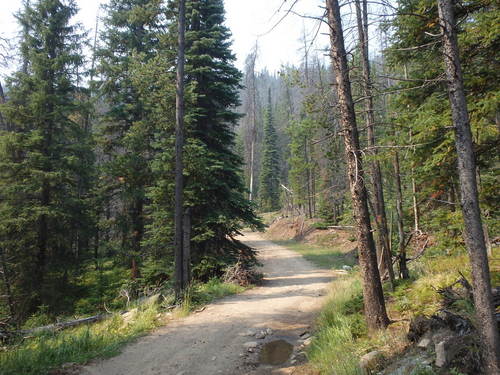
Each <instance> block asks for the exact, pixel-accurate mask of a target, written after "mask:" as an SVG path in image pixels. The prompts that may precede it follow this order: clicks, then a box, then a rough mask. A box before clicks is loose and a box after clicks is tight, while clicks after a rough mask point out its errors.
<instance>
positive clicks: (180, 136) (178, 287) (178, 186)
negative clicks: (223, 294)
mask: <svg viewBox="0 0 500 375" xmlns="http://www.w3.org/2000/svg"><path fill="white" fill-rule="evenodd" d="M178 17H179V18H178V33H179V35H178V47H179V48H178V52H177V88H176V96H175V119H176V121H175V212H174V226H175V239H174V242H175V253H174V257H175V294H176V297H177V298H180V297H181V294H182V291H183V286H184V285H185V284H186V280H185V277H186V275H185V274H184V270H183V264H184V263H183V216H184V176H183V170H184V164H183V158H182V152H183V149H184V60H185V30H186V2H185V0H179V14H178Z"/></svg>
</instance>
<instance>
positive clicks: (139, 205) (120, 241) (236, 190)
mask: <svg viewBox="0 0 500 375" xmlns="http://www.w3.org/2000/svg"><path fill="white" fill-rule="evenodd" d="M173 7H174V4H167V3H164V2H162V1H149V0H144V1H128V0H125V1H122V0H116V1H111V2H110V3H109V4H108V5H106V7H105V11H106V13H105V16H104V17H103V20H102V22H103V24H102V25H101V26H100V28H99V30H101V31H100V33H99V34H98V35H96V36H95V38H96V39H95V42H94V43H93V49H92V54H91V56H84V55H83V52H82V51H83V46H84V44H85V43H87V42H89V38H90V36H89V35H86V34H85V33H84V31H83V30H82V29H81V28H80V27H79V26H78V25H75V24H73V23H72V22H71V18H72V16H73V15H74V14H75V13H76V12H77V6H76V3H75V2H74V1H66V2H60V1H51V0H50V1H49V0H47V1H36V2H32V3H31V4H30V3H27V4H26V5H25V7H24V8H23V9H21V11H20V13H19V15H18V19H19V22H20V24H21V26H22V27H23V33H22V35H21V39H20V42H19V46H18V48H19V54H20V59H21V65H20V66H19V69H18V71H17V72H16V73H15V74H13V75H12V76H11V77H9V79H8V81H7V84H6V87H5V90H4V91H5V98H6V102H5V104H2V107H1V113H2V124H1V126H2V133H1V158H0V160H1V168H0V174H1V177H0V189H1V190H0V196H1V198H2V201H1V205H0V210H1V215H0V217H1V219H0V226H1V237H0V241H1V245H0V248H1V250H2V253H1V254H2V265H1V266H2V275H3V278H2V285H1V288H2V296H3V297H4V298H2V302H1V311H2V316H3V318H2V320H4V319H5V321H6V322H9V323H10V324H19V323H22V322H23V321H25V319H26V318H27V317H29V316H30V315H32V314H34V313H37V312H38V311H44V312H46V313H49V314H50V315H52V314H68V313H75V312H76V313H79V314H85V313H87V314H88V313H92V312H94V311H96V310H99V309H104V306H105V304H107V306H108V307H113V306H119V305H120V304H121V303H123V301H120V300H122V299H123V298H120V296H119V293H120V290H121V291H122V292H121V293H122V294H123V293H126V294H127V295H129V296H130V298H136V297H138V296H140V295H142V294H143V293H144V290H145V289H147V288H155V287H158V286H161V285H162V283H164V282H167V283H168V282H171V281H172V280H173V275H172V271H173V230H174V225H173V207H174V199H173V191H174V173H173V171H174V152H173V149H174V141H175V137H174V125H175V84H176V76H175V67H176V50H177V44H176V37H175V35H176V23H177V22H176V16H175V10H174V9H173ZM186 19H187V32H186V61H187V64H186V81H185V84H186V98H185V102H186V146H185V155H184V158H185V170H184V174H185V176H186V183H185V189H184V190H185V197H186V198H185V208H186V209H189V211H190V219H191V227H192V232H191V243H192V254H193V256H192V264H193V269H192V273H193V277H194V278H195V279H197V280H208V279H210V278H212V277H216V276H221V275H222V273H223V272H224V269H225V267H226V266H228V265H231V264H233V263H235V262H237V261H242V262H245V263H249V264H251V263H252V262H254V255H253V253H252V250H251V249H249V248H248V247H246V246H245V245H243V244H241V243H239V242H238V241H236V240H234V239H233V236H234V235H235V234H236V233H237V232H238V231H239V230H240V229H241V228H242V227H243V226H249V227H253V228H260V227H261V226H262V225H261V224H260V221H259V219H258V218H257V217H256V215H255V213H254V211H253V206H252V205H251V203H250V202H249V201H248V200H247V199H246V197H245V195H246V192H245V189H244V186H243V181H242V179H241V177H240V176H241V173H240V169H241V166H242V160H241V159H240V156H239V155H237V153H236V151H235V143H234V142H235V141H234V139H235V135H234V126H235V124H236V122H237V121H238V119H239V118H240V114H239V113H237V112H236V106H237V105H238V103H239V99H238V90H239V89H240V85H241V75H240V73H239V72H238V71H237V70H236V68H234V66H233V65H232V64H233V61H234V56H233V55H232V53H231V51H230V43H229V37H230V34H229V30H228V29H227V28H226V27H225V26H224V25H223V21H224V9H223V4H222V1H209V2H196V1H194V2H188V4H187V17H186ZM90 39H93V36H92V38H90ZM88 59H90V61H88Z"/></svg>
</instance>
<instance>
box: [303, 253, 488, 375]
mask: <svg viewBox="0 0 500 375" xmlns="http://www.w3.org/2000/svg"><path fill="white" fill-rule="evenodd" d="M430 253H431V255H429V256H424V257H423V258H422V259H421V260H420V261H419V262H418V263H416V264H413V265H411V264H410V265H411V268H410V271H411V275H412V278H411V279H409V280H396V285H395V290H394V291H393V292H388V291H386V298H387V300H386V307H387V311H388V314H389V316H390V318H391V319H392V320H393V322H394V323H393V324H391V325H390V326H389V327H388V329H387V330H386V331H379V332H375V333H371V334H369V333H368V331H367V329H366V323H365V319H364V316H363V297H362V290H361V281H360V280H361V278H360V275H359V273H357V272H350V273H349V274H348V275H347V276H344V277H340V278H338V279H336V280H335V281H333V283H332V285H331V288H330V292H329V296H328V302H327V303H326V304H325V306H324V308H323V310H322V312H321V314H320V316H319V318H318V320H317V326H316V331H315V334H314V339H313V341H312V344H311V346H310V348H309V350H308V353H307V355H308V358H309V361H310V364H311V365H312V366H313V367H314V368H315V369H317V370H318V371H319V372H320V373H321V374H335V375H358V374H362V373H363V372H362V371H361V369H360V368H359V359H360V357H361V356H362V355H363V354H366V353H368V352H370V351H372V350H377V351H379V352H381V353H382V354H383V356H384V358H385V362H386V363H387V362H392V361H395V360H397V359H398V358H399V357H400V356H401V355H402V353H403V352H404V350H405V349H406V348H407V346H408V345H409V342H408V341H407V338H406V334H407V332H408V324H409V321H410V319H411V318H413V317H415V316H417V315H427V316H429V315H432V314H434V313H435V312H436V311H437V310H438V309H439V308H440V307H441V300H440V296H439V294H438V293H437V292H436V289H438V288H440V287H444V286H448V285H450V284H452V283H454V282H455V281H456V280H457V279H458V278H459V277H460V273H459V272H462V273H463V274H464V276H466V277H467V278H468V279H469V280H470V273H469V272H468V271H465V270H468V269H469V266H468V259H467V256H466V255H465V254H454V255H447V256H443V255H439V256H438V255H435V254H432V251H431V252H430ZM496 277H497V276H495V275H493V279H495V278H496ZM462 302H463V303H462ZM453 308H456V309H457V311H460V313H461V314H465V315H468V316H469V317H470V318H471V319H473V318H474V311H473V308H472V306H471V305H468V304H467V303H465V301H459V303H457V305H456V306H454V307H453ZM382 365H383V363H382ZM418 373H419V372H418V369H415V370H414V374H418ZM412 374H413V373H412Z"/></svg>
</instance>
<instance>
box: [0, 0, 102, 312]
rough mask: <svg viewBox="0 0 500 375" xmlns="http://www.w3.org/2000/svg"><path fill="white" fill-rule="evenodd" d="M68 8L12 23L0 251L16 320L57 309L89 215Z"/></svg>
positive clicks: (88, 158) (40, 9)
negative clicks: (15, 58) (16, 28)
mask: <svg viewBox="0 0 500 375" xmlns="http://www.w3.org/2000/svg"><path fill="white" fill-rule="evenodd" d="M76 12H77V7H76V5H75V1H72V0H68V1H59V0H39V1H36V2H35V3H32V4H31V5H28V4H26V6H25V8H24V10H23V11H22V12H21V13H20V14H18V16H17V18H18V20H19V22H20V24H21V25H22V26H25V27H24V30H25V32H24V33H23V35H22V40H21V43H20V50H21V57H22V61H23V67H22V68H21V70H20V71H19V72H18V73H16V74H15V75H14V76H13V77H12V78H11V79H10V80H9V82H8V97H9V100H8V101H7V103H6V104H4V105H2V108H1V112H2V113H3V115H4V116H5V118H6V121H8V123H10V124H12V127H13V129H14V130H12V131H6V132H3V133H2V135H1V137H0V154H1V155H0V233H1V234H0V248H2V250H3V252H2V260H3V261H5V262H7V263H9V264H10V265H12V267H10V266H9V268H10V269H9V275H8V276H10V277H11V279H10V282H9V284H10V288H11V294H12V296H13V297H15V298H14V299H15V304H16V308H15V311H16V313H17V316H16V318H22V317H24V316H26V314H27V313H29V312H33V311H34V310H35V309H36V308H37V306H40V305H42V304H43V305H48V306H49V308H50V309H52V310H56V311H57V309H58V308H60V307H61V306H58V305H59V302H60V298H61V297H62V296H64V294H65V291H67V288H68V287H69V283H70V280H69V279H70V276H71V274H70V272H71V270H72V267H71V266H72V265H75V263H76V260H77V257H78V255H79V254H78V253H77V252H76V250H75V249H78V245H77V244H78V241H79V239H78V238H75V237H76V236H75V234H76V233H79V234H80V235H85V234H87V235H88V234H89V231H87V230H85V228H86V226H87V229H89V230H90V227H91V217H90V212H91V209H90V207H89V204H88V203H89V200H88V196H86V195H84V194H81V191H82V190H81V187H82V185H83V184H84V183H87V182H88V177H89V176H88V174H89V173H90V171H91V168H89V166H90V167H91V166H92V163H93V161H92V153H91V151H90V146H89V140H88V135H87V134H86V133H85V131H84V129H83V127H82V126H80V124H79V123H78V121H79V120H78V119H79V118H81V110H82V105H81V103H80V102H79V99H78V98H79V96H80V94H79V92H78V88H77V85H76V84H77V78H78V77H77V73H78V69H79V67H81V66H82V64H83V57H82V54H81V44H82V38H83V35H82V34H81V33H79V27H78V25H71V24H70V19H71V17H72V16H74V15H75V14H76Z"/></svg>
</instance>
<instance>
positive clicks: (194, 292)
mask: <svg viewBox="0 0 500 375" xmlns="http://www.w3.org/2000/svg"><path fill="white" fill-rule="evenodd" d="M246 289H247V288H245V287H243V286H240V285H236V284H231V283H224V282H222V281H221V280H220V279H218V278H213V279H211V280H209V281H208V282H206V283H203V284H202V283H197V284H193V285H191V287H190V288H188V290H187V291H186V293H185V294H184V300H183V302H182V305H181V307H180V308H179V309H178V310H177V311H176V316H187V315H189V313H190V312H192V311H193V310H195V309H197V308H199V307H201V306H203V305H206V304H209V303H210V302H212V301H214V300H216V299H219V298H222V297H226V296H229V295H232V294H238V293H241V292H243V291H245V290H246Z"/></svg>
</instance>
